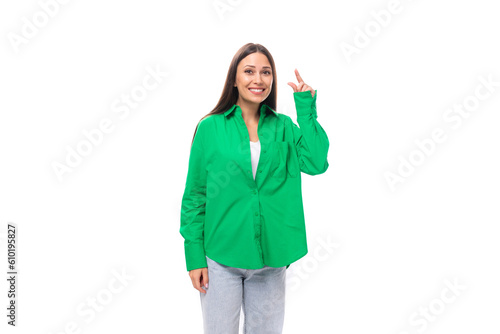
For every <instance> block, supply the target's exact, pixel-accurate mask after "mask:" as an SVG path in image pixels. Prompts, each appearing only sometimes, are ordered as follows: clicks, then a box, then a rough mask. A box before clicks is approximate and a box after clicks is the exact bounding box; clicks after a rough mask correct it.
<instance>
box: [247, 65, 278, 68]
mask: <svg viewBox="0 0 500 334" xmlns="http://www.w3.org/2000/svg"><path fill="white" fill-rule="evenodd" d="M247 66H248V67H255V66H253V65H245V66H243V67H244V68H245V67H247ZM262 68H271V67H270V66H262Z"/></svg>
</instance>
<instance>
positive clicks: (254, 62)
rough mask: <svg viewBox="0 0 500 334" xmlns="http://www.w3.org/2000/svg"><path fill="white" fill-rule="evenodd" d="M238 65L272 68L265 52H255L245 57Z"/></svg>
mask: <svg viewBox="0 0 500 334" xmlns="http://www.w3.org/2000/svg"><path fill="white" fill-rule="evenodd" d="M238 67H253V68H271V64H270V63H269V60H268V59H267V57H266V56H265V55H264V54H262V53H259V52H254V53H251V54H249V55H248V56H246V57H245V58H243V59H242V60H241V61H240V63H239V64H238Z"/></svg>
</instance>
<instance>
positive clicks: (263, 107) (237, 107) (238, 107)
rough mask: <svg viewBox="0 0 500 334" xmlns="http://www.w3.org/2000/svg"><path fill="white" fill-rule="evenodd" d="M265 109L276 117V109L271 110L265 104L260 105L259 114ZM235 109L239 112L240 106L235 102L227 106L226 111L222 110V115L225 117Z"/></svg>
mask: <svg viewBox="0 0 500 334" xmlns="http://www.w3.org/2000/svg"><path fill="white" fill-rule="evenodd" d="M265 109H268V110H270V111H271V112H272V113H273V114H274V115H275V116H276V117H278V113H277V112H276V111H274V110H273V108H271V107H270V106H268V105H267V104H263V105H261V106H260V114H261V115H262V111H264V110H265ZM235 110H236V111H237V112H239V113H241V108H240V106H239V105H237V104H233V106H232V107H231V108H229V110H227V111H226V112H224V116H226V117H227V115H229V114H230V113H232V112H233V111H235ZM264 115H266V113H264Z"/></svg>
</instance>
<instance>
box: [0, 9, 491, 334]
mask: <svg viewBox="0 0 500 334" xmlns="http://www.w3.org/2000/svg"><path fill="white" fill-rule="evenodd" d="M47 2H49V1H48V0H45V1H43V0H42V2H41V3H47ZM221 3H223V4H224V3H226V4H227V3H229V5H228V6H230V8H229V9H228V10H227V11H225V12H223V13H222V14H221V15H219V14H220V13H218V11H217V10H216V8H215V7H214V2H212V1H211V0H209V1H151V0H149V1H147V0H142V1H88V0H87V1H77V0H73V1H68V3H66V4H59V8H58V10H57V12H56V13H55V14H54V15H53V16H52V17H49V18H48V21H47V22H46V25H45V26H43V27H39V28H38V32H37V33H35V34H34V35H33V36H31V37H30V38H27V39H26V40H25V43H22V44H20V45H17V46H15V43H12V39H13V37H12V36H14V35H15V36H18V37H19V36H22V31H23V27H24V26H25V25H26V24H27V23H26V21H25V20H23V18H26V20H28V21H30V22H32V23H33V20H34V18H33V17H34V16H35V17H37V15H39V14H40V12H41V11H42V9H41V5H40V2H37V1H33V0H30V1H27V0H23V1H15V2H13V1H11V2H7V1H4V2H2V4H1V5H0V22H1V24H0V26H1V29H2V43H1V44H0V55H1V62H0V85H1V86H0V91H1V99H0V110H1V114H0V115H1V116H0V157H1V160H0V161H1V163H0V190H1V191H0V221H1V225H0V228H1V231H0V232H1V234H0V243H1V245H0V249H1V255H0V256H1V263H3V265H2V271H3V273H2V274H1V277H6V276H7V274H6V272H7V268H6V261H7V259H6V257H7V255H6V229H7V224H8V223H15V224H17V232H18V241H19V243H18V255H17V256H18V257H17V260H18V271H19V277H18V299H17V303H18V309H17V312H18V319H17V325H18V326H17V328H15V329H13V328H11V326H8V325H7V324H6V321H7V318H6V312H7V311H6V307H7V302H8V300H7V289H8V287H7V284H6V283H7V282H6V279H2V280H1V282H2V283H1V284H0V296H1V299H0V305H1V309H2V312H1V313H2V314H1V317H0V319H2V324H1V325H0V326H1V328H2V330H1V332H2V333H4V332H5V333H14V332H16V333H30V334H34V333H40V334H49V333H53V334H55V333H64V330H65V326H71V323H72V322H74V323H75V324H76V326H77V329H78V330H75V331H73V332H74V333H78V332H79V333H202V317H201V306H200V300H199V298H200V297H199V292H198V291H197V290H195V289H194V288H193V287H192V284H191V281H190V279H189V276H188V273H187V271H186V268H185V259H184V248H183V239H182V237H181V235H180V233H179V227H180V225H179V224H180V205H181V197H182V193H183V190H184V185H185V181H186V175H187V164H188V158H189V148H190V144H191V139H192V136H193V133H194V129H195V126H196V124H197V122H198V121H199V120H200V119H201V117H203V116H204V115H205V114H207V113H208V112H209V111H210V110H212V109H213V107H214V106H215V104H216V103H217V101H218V99H219V97H220V94H221V92H222V87H223V84H224V81H225V78H226V74H227V70H228V67H229V64H230V61H231V59H232V57H233V55H234V53H235V52H236V51H237V50H238V49H239V48H240V47H241V46H242V45H244V44H246V43H248V42H254V43H260V44H262V45H264V46H265V47H267V48H268V49H269V51H270V52H271V53H272V55H273V57H274V60H275V62H276V66H277V78H276V79H277V80H278V93H279V94H278V96H279V98H278V107H277V109H278V112H281V113H284V114H287V115H289V116H290V117H292V119H293V120H294V121H296V114H295V109H294V103H293V90H292V88H291V87H290V86H288V85H287V82H289V81H293V82H296V78H295V75H294V72H293V71H294V69H295V68H297V69H298V70H299V71H300V74H301V75H302V77H303V79H304V81H305V82H306V84H308V85H310V86H312V87H313V88H314V89H317V90H318V97H317V110H318V121H319V122H320V124H321V125H322V126H323V128H324V129H325V130H326V132H327V134H328V136H329V140H330V151H329V155H328V160H329V163H330V167H329V169H328V170H327V171H326V173H324V174H322V175H318V176H315V177H311V176H309V175H306V174H302V184H303V198H304V206H305V214H306V224H307V236H308V241H309V253H308V255H307V256H305V257H304V258H302V259H300V260H299V261H297V262H295V263H294V264H292V265H291V266H290V268H289V269H288V271H287V275H288V276H289V281H287V282H288V283H287V297H286V298H287V304H286V315H285V327H284V331H283V332H284V333H287V334H288V333H289V334H292V333H334V334H336V333H371V334H375V333H381V334H382V333H384V334H387V333H389V334H402V333H411V334H414V333H422V332H426V333H494V332H498V331H499V329H500V325H499V323H498V314H499V312H500V304H499V303H498V298H499V297H500V288H499V282H500V272H499V270H498V263H499V261H498V260H499V259H498V257H499V256H498V255H499V254H500V243H499V242H498V224H499V218H500V214H499V212H498V202H499V199H500V193H499V190H498V189H499V185H500V178H499V174H498V171H499V170H500V159H499V158H498V154H499V153H498V152H499V151H498V143H499V142H500V131H498V124H499V121H500V116H499V112H498V111H499V106H500V96H499V95H500V86H496V87H494V88H493V92H490V94H489V96H488V98H485V99H483V100H481V101H479V105H478V107H477V108H476V109H475V110H474V111H471V112H470V116H469V117H468V118H463V120H462V123H460V126H458V127H456V128H452V127H451V125H452V123H450V122H446V121H445V120H444V119H443V115H445V114H446V110H447V109H449V108H452V107H453V105H454V104H462V103H463V102H464V101H465V100H466V99H468V101H473V99H470V98H471V97H473V96H474V93H475V91H476V87H478V86H480V85H481V82H480V80H479V77H480V76H483V77H484V78H487V77H488V76H491V78H492V80H493V81H495V82H497V85H498V82H499V81H500V70H499V59H500V45H499V40H498V31H500V30H499V28H500V20H498V10H497V9H496V8H495V7H494V2H492V1H488V0H474V1H472V0H469V1H451V0H448V1H429V0H418V1H417V0H414V1H409V0H401V2H400V3H399V12H398V13H394V14H392V15H391V19H390V22H389V23H388V24H387V25H386V26H385V27H384V26H383V27H381V28H380V31H379V32H378V34H375V33H373V34H372V37H369V39H370V42H369V43H368V44H367V45H366V46H364V47H360V48H358V53H355V54H353V55H351V57H346V56H345V54H344V53H343V52H342V50H341V45H342V43H348V44H350V45H352V46H355V42H354V41H355V39H356V38H359V36H358V35H359V33H358V31H359V30H364V29H366V28H367V27H372V29H375V28H376V27H377V26H376V25H373V23H374V22H377V21H376V20H375V18H374V16H373V15H371V14H370V12H371V11H375V12H380V11H382V10H385V9H387V8H388V6H389V4H390V1H335V2H331V1H312V0H311V1H307V2H306V1H246V0H243V1H235V0H233V1H230V2H228V1H227V0H221ZM37 13H38V14H37ZM41 18H42V19H43V16H42V17H41ZM40 22H42V21H40ZM39 24H40V23H39ZM42 24H43V22H42ZM379 27H380V25H379ZM356 28H357V29H359V30H356ZM24 29H25V30H26V28H24ZM372 31H374V32H376V31H375V30H372ZM358 45H359V44H358ZM348 58H349V59H350V61H348ZM147 67H150V68H153V69H154V68H159V69H160V70H161V71H163V72H168V73H169V74H168V76H166V77H165V78H164V80H163V81H162V82H161V84H159V85H158V87H157V88H156V89H154V90H152V91H149V92H148V95H147V97H146V98H145V99H144V100H143V101H141V102H139V103H138V106H137V107H136V108H135V109H131V110H130V114H129V115H128V117H126V118H124V119H120V118H119V117H118V114H117V113H115V112H114V111H113V108H112V105H113V103H114V102H116V100H117V99H120V96H121V95H122V94H130V92H131V90H132V89H134V87H135V88H137V86H138V85H140V84H141V83H142V80H143V78H144V77H145V76H146V75H147V71H146V68H147ZM480 89H481V90H480V91H481V92H482V93H483V94H486V93H487V92H488V91H487V90H486V89H484V87H483V88H480ZM106 118H109V119H111V120H112V121H113V124H114V126H115V127H114V129H113V131H112V132H111V133H108V134H105V135H104V137H103V141H102V142H101V143H100V144H99V145H96V146H94V147H93V150H92V152H91V153H90V154H89V155H87V156H86V157H84V158H83V159H82V161H81V163H80V164H79V165H78V166H76V167H75V168H73V169H72V172H68V173H65V174H63V177H62V180H60V179H59V178H58V177H57V175H56V173H55V171H54V169H53V163H54V162H58V163H61V164H64V163H65V159H66V156H67V154H68V150H67V147H68V146H69V147H71V148H76V147H77V145H78V144H79V143H81V142H82V141H84V140H85V136H84V135H83V131H84V130H86V131H90V130H92V129H95V128H97V127H98V126H99V123H100V122H101V121H102V120H103V119H106ZM436 128H441V129H442V130H443V131H444V133H445V134H446V140H445V141H444V142H442V143H438V144H436V145H435V148H434V151H433V152H432V153H431V154H430V155H428V156H425V158H424V160H423V163H422V164H420V165H419V166H416V167H415V168H414V171H413V173H412V174H411V175H407V176H406V177H404V178H403V179H404V182H399V183H397V184H396V187H395V189H394V191H393V190H391V188H390V187H389V184H388V182H387V180H386V178H385V176H384V173H386V172H392V173H397V170H398V166H399V164H400V160H398V156H401V157H404V158H405V159H408V158H409V157H410V155H411V154H412V152H413V154H418V152H416V151H417V150H418V147H417V145H416V144H415V140H424V139H428V138H431V133H432V131H433V130H434V129H436ZM332 242H334V243H338V247H336V248H335V249H334V250H333V251H332V248H329V250H330V253H328V249H326V248H327V247H325V245H326V244H328V243H330V244H331V243H332ZM320 255H321V256H320ZM113 270H115V271H117V272H121V271H122V270H124V271H125V272H126V273H127V275H129V276H132V277H133V278H131V279H130V280H129V281H127V284H126V286H121V285H120V283H114V284H115V285H114V286H115V287H121V288H122V290H121V291H120V292H116V293H109V292H106V289H107V287H108V284H109V283H110V282H113V277H114V275H113ZM447 280H448V281H450V282H452V283H453V282H458V283H457V284H458V285H460V286H462V288H461V289H460V290H458V291H459V292H457V295H454V294H453V293H452V292H451V291H447V290H445V289H447V285H446V281H447ZM292 282H293V286H292ZM442 291H444V292H445V293H446V294H445V296H446V297H448V298H452V299H453V300H452V301H450V300H448V299H446V300H447V301H449V302H448V303H446V302H443V300H442V297H441V295H442ZM105 296H108V297H110V298H109V299H106V300H105V301H106V304H105V305H104V306H102V310H101V311H99V312H98V311H95V312H94V315H95V317H94V318H93V319H92V320H90V321H88V320H89V317H88V316H82V315H81V314H79V313H78V311H77V308H78V307H83V309H86V310H87V312H89V310H90V307H89V306H88V305H87V304H86V303H87V302H88V300H89V299H88V298H96V297H99V298H101V301H102V302H104V299H102V298H104V297H105ZM446 297H445V298H446ZM440 307H441V308H440ZM425 310H428V312H429V318H427V320H425V319H426V318H425V317H424V316H422V315H420V313H419V312H424V311H425ZM87 314H89V313H87ZM411 318H413V319H414V321H416V322H411V320H410V319H411ZM431 319H432V320H431ZM66 333H71V331H66Z"/></svg>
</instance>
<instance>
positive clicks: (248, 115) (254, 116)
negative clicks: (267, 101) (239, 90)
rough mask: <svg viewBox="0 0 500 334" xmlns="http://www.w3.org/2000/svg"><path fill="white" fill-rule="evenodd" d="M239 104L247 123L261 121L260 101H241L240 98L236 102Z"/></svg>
mask: <svg viewBox="0 0 500 334" xmlns="http://www.w3.org/2000/svg"><path fill="white" fill-rule="evenodd" d="M236 104H237V105H239V106H240V108H241V116H242V117H243V120H244V121H245V123H247V122H250V123H253V122H258V121H259V117H260V114H259V104H258V103H248V102H245V101H241V100H240V99H238V101H237V102H236Z"/></svg>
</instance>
